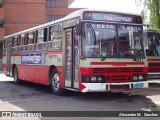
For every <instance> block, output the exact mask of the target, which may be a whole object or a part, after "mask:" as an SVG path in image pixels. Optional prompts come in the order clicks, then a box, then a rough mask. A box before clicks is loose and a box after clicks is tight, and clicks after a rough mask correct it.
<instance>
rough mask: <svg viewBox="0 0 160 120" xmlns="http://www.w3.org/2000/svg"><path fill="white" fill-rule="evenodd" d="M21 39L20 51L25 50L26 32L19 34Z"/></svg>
mask: <svg viewBox="0 0 160 120" xmlns="http://www.w3.org/2000/svg"><path fill="white" fill-rule="evenodd" d="M19 39H20V43H19V44H20V51H25V34H21V35H20V36H19Z"/></svg>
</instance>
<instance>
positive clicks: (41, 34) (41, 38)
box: [37, 29, 44, 43]
mask: <svg viewBox="0 0 160 120" xmlns="http://www.w3.org/2000/svg"><path fill="white" fill-rule="evenodd" d="M43 42H44V29H40V30H38V36H37V43H43Z"/></svg>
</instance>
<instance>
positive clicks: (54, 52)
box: [46, 51, 63, 55]
mask: <svg viewBox="0 0 160 120" xmlns="http://www.w3.org/2000/svg"><path fill="white" fill-rule="evenodd" d="M62 53H63V52H62V51H52V52H46V55H49V54H62Z"/></svg>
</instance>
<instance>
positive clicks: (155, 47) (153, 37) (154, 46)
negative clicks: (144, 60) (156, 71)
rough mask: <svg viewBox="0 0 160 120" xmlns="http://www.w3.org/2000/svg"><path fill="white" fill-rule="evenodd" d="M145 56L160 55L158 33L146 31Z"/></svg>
mask: <svg viewBox="0 0 160 120" xmlns="http://www.w3.org/2000/svg"><path fill="white" fill-rule="evenodd" d="M146 53H147V56H160V34H158V33H156V32H148V50H147V52H146Z"/></svg>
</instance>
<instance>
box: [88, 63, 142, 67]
mask: <svg viewBox="0 0 160 120" xmlns="http://www.w3.org/2000/svg"><path fill="white" fill-rule="evenodd" d="M91 65H115V66H121V65H122V66H123V65H144V63H143V62H91Z"/></svg>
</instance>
